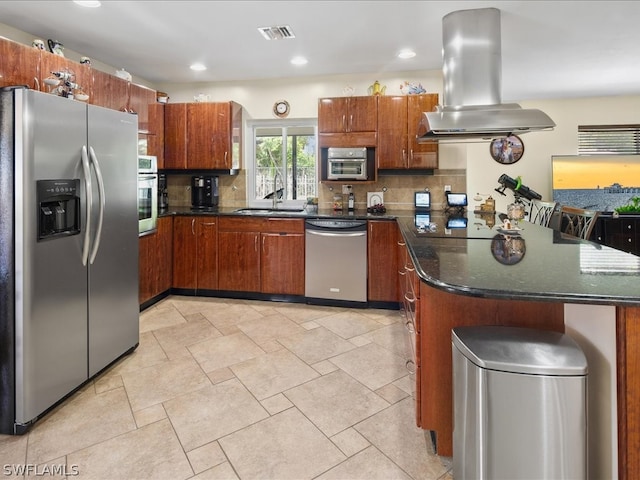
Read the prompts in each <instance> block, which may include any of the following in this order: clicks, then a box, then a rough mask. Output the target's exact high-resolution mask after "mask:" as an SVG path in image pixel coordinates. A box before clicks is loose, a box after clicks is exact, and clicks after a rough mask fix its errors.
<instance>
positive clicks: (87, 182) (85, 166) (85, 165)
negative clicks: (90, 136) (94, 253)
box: [82, 145, 92, 266]
mask: <svg viewBox="0 0 640 480" xmlns="http://www.w3.org/2000/svg"><path fill="white" fill-rule="evenodd" d="M82 171H83V172H84V189H85V191H86V197H87V201H86V203H87V204H86V206H85V208H86V213H87V216H86V221H85V227H84V242H83V244H82V265H84V266H86V265H87V261H88V259H89V243H90V235H91V208H92V201H91V200H92V198H91V170H90V168H89V156H88V155H87V146H86V145H83V146H82Z"/></svg>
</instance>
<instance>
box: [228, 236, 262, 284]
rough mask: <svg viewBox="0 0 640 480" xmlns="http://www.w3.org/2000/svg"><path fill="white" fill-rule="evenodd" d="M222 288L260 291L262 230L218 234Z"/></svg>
mask: <svg viewBox="0 0 640 480" xmlns="http://www.w3.org/2000/svg"><path fill="white" fill-rule="evenodd" d="M218 247H219V249H220V276H219V279H218V280H219V286H220V290H232V291H241V292H259V291H260V232H259V231H255V232H226V231H221V232H220V233H219V234H218Z"/></svg>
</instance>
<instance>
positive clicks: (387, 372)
mask: <svg viewBox="0 0 640 480" xmlns="http://www.w3.org/2000/svg"><path fill="white" fill-rule="evenodd" d="M331 362H332V363H335V364H336V365H337V366H338V367H340V368H341V369H342V370H344V371H345V372H347V373H348V374H349V375H351V376H352V377H354V378H355V379H356V380H358V381H359V382H361V383H363V384H365V385H366V386H367V387H369V388H370V389H371V390H376V389H378V388H380V387H383V386H384V385H386V384H388V383H391V382H393V381H395V380H397V379H399V378H401V377H403V376H404V375H406V374H407V369H406V368H405V360H404V359H402V358H400V357H399V356H397V355H395V354H393V353H391V352H390V351H389V350H386V349H385V348H382V347H381V346H380V345H378V344H375V343H370V344H368V345H365V346H363V347H358V348H356V349H355V350H351V351H350V352H347V353H343V354H341V355H338V356H337V357H334V358H332V359H331Z"/></svg>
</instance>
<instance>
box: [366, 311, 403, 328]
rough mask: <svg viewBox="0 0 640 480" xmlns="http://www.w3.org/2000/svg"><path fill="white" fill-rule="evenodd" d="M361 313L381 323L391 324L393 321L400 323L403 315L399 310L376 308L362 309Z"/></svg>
mask: <svg viewBox="0 0 640 480" xmlns="http://www.w3.org/2000/svg"><path fill="white" fill-rule="evenodd" d="M362 314H363V315H364V316H366V317H369V318H372V319H373V320H375V321H377V322H379V323H382V324H383V325H391V324H393V323H399V322H400V323H402V320H403V318H404V317H403V315H402V314H401V312H400V310H385V309H377V308H367V309H364V310H362Z"/></svg>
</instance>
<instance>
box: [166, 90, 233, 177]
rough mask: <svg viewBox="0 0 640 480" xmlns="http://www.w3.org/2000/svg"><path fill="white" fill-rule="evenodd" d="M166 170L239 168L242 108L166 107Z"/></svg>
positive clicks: (224, 104) (217, 105)
mask: <svg viewBox="0 0 640 480" xmlns="http://www.w3.org/2000/svg"><path fill="white" fill-rule="evenodd" d="M164 121H165V151H164V153H165V168H174V169H198V170H201V169H207V170H210V169H221V170H229V169H238V168H240V158H241V155H242V151H241V145H242V106H241V105H239V104H237V103H235V102H213V103H209V102H202V103H179V104H178V103H176V104H167V105H166V106H165V119H164Z"/></svg>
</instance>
